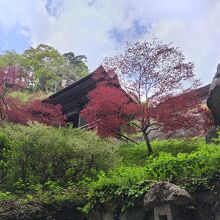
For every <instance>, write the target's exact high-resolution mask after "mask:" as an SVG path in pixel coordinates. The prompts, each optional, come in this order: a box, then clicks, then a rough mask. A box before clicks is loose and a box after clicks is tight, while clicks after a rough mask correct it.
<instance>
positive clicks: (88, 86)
mask: <svg viewBox="0 0 220 220" xmlns="http://www.w3.org/2000/svg"><path fill="white" fill-rule="evenodd" d="M96 73H98V75H99V76H101V77H100V78H99V80H94V78H93V76H94V75H95V74H96ZM103 79H105V80H106V79H109V80H112V81H113V80H116V81H117V82H118V78H117V75H116V74H115V73H114V72H113V71H106V70H105V69H104V68H103V66H99V67H98V68H97V69H96V70H95V71H94V72H92V73H90V74H89V75H87V76H86V77H84V78H82V79H80V80H79V81H76V82H74V83H73V84H71V85H69V86H67V87H66V88H64V89H62V90H60V91H58V92H57V93H54V94H53V95H51V96H49V97H48V98H47V100H46V101H47V102H49V103H51V104H55V105H56V104H60V105H61V106H62V112H63V113H64V114H65V115H66V116H67V122H69V123H72V124H73V126H74V127H82V126H83V125H85V121H84V120H83V118H82V117H80V112H81V110H82V109H83V108H84V107H85V106H86V104H87V103H88V97H87V95H88V93H89V92H90V91H91V90H93V89H94V88H95V86H96V83H97V82H100V81H101V80H103ZM118 85H119V83H118ZM209 88H210V84H208V85H206V86H203V87H200V88H199V89H197V90H196V91H197V94H198V97H199V99H200V100H201V101H202V103H204V104H206V100H207V97H208V94H209Z"/></svg>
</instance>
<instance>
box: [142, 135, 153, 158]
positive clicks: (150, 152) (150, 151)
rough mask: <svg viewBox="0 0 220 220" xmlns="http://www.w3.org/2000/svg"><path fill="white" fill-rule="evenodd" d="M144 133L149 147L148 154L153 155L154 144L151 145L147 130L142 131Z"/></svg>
mask: <svg viewBox="0 0 220 220" xmlns="http://www.w3.org/2000/svg"><path fill="white" fill-rule="evenodd" d="M142 133H143V136H144V140H145V143H146V145H147V149H148V152H147V153H148V155H149V156H150V155H152V154H153V149H152V146H151V143H150V140H149V138H148V135H147V134H146V132H144V131H143V132H142Z"/></svg>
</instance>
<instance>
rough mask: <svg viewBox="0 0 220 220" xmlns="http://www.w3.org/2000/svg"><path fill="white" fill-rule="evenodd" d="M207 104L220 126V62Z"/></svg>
mask: <svg viewBox="0 0 220 220" xmlns="http://www.w3.org/2000/svg"><path fill="white" fill-rule="evenodd" d="M207 106H208V107H209V109H210V110H211V112H212V114H213V117H214V120H215V125H216V126H220V107H219V106H220V64H218V67H217V72H216V74H215V76H214V78H213V80H212V84H211V86H210V90H209V95H208V99H207Z"/></svg>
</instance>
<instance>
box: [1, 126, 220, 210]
mask: <svg viewBox="0 0 220 220" xmlns="http://www.w3.org/2000/svg"><path fill="white" fill-rule="evenodd" d="M115 145H116V144H115V143H113V142H110V141H108V140H106V139H102V138H99V137H97V136H96V135H95V134H94V133H93V132H88V131H84V130H80V129H74V128H72V127H69V128H52V127H47V126H44V125H40V124H30V125H29V126H21V125H14V124H5V125H4V126H2V127H1V128H0V168H1V169H0V200H7V199H11V200H15V199H19V200H21V201H22V202H24V203H29V202H37V203H41V204H46V205H50V204H54V205H58V206H60V205H61V206H66V205H67V206H68V205H74V206H75V207H79V208H80V210H82V208H83V207H84V208H83V211H84V212H86V213H88V212H89V211H90V210H91V209H92V208H93V207H94V206H95V205H96V204H99V205H101V204H108V205H111V206H113V207H114V206H115V207H117V209H121V210H123V209H125V208H127V207H131V206H134V204H137V202H138V201H142V199H143V196H144V195H145V193H146V192H147V191H148V189H149V187H150V186H151V184H152V183H154V182H158V181H169V182H172V183H175V184H178V185H180V186H182V187H184V188H186V189H188V190H190V191H195V190H197V189H201V188H209V187H211V185H210V183H211V182H212V181H213V180H214V179H215V178H219V170H220V147H219V146H218V145H215V144H212V145H206V144H205V143H204V141H203V140H201V139H189V140H161V141H153V143H152V146H153V149H154V152H155V154H154V155H152V156H150V157H148V156H147V152H146V147H145V144H143V143H139V144H136V145H133V144H129V145H122V146H118V147H117V146H115ZM117 145H119V144H117Z"/></svg>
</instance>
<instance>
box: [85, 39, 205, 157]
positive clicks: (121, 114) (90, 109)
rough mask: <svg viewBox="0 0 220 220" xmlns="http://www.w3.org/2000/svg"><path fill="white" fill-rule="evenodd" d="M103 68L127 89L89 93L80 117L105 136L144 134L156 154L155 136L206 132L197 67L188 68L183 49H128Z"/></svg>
mask: <svg viewBox="0 0 220 220" xmlns="http://www.w3.org/2000/svg"><path fill="white" fill-rule="evenodd" d="M104 64H105V67H106V68H107V69H109V70H110V69H114V70H115V71H116V72H117V74H118V77H119V81H120V84H121V87H122V88H123V89H122V88H119V87H118V86H115V85H114V84H112V85H111V84H110V83H109V81H108V82H101V83H99V84H98V85H97V86H96V88H95V89H94V90H93V91H91V92H90V93H89V95H88V97H89V102H88V105H87V107H86V108H85V109H84V110H83V111H82V112H81V114H82V116H83V117H84V118H85V119H86V121H87V122H88V123H91V122H93V123H95V124H96V127H97V130H98V133H99V134H100V135H103V136H115V135H116V134H118V133H119V128H123V127H125V128H126V129H127V130H135V131H136V132H141V133H142V135H143V138H144V140H145V142H146V145H147V148H148V153H149V154H152V153H153V150H152V147H151V143H150V139H149V134H150V133H151V132H152V131H154V130H159V131H163V132H165V133H166V135H167V136H171V135H173V134H174V133H177V131H178V132H179V133H180V132H183V133H186V131H187V132H188V133H189V134H193V135H197V134H200V133H202V132H203V131H204V122H205V121H206V119H205V118H204V117H202V115H205V114H203V113H205V110H203V108H202V107H201V103H200V100H199V99H198V97H197V94H196V92H193V91H195V89H196V88H197V86H198V85H199V82H198V80H196V79H195V76H194V74H193V68H194V65H193V63H191V62H188V63H187V62H185V57H184V55H183V53H182V51H180V49H179V48H176V47H173V46H172V45H171V44H164V43H162V42H160V41H158V40H157V39H154V40H153V41H152V42H143V43H139V42H138V43H135V44H127V46H126V48H125V51H124V52H123V53H121V54H117V55H116V56H114V57H112V58H106V59H105V61H104ZM94 78H95V79H97V76H95V77H94ZM178 94H181V95H178ZM126 125H127V126H126ZM189 131H190V132H189Z"/></svg>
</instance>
